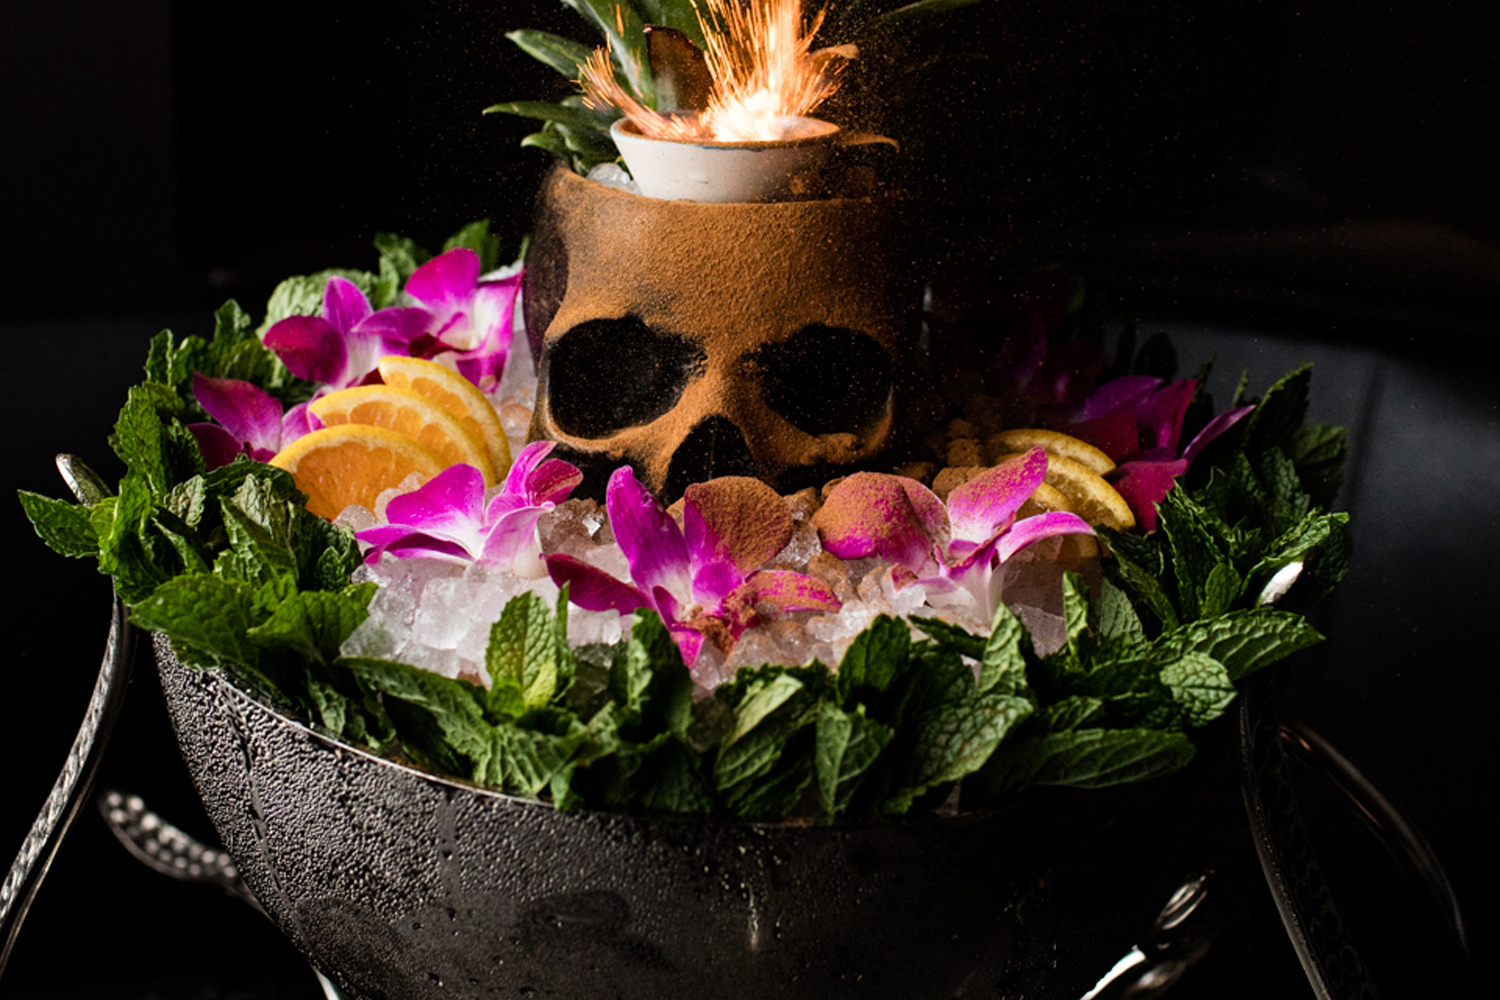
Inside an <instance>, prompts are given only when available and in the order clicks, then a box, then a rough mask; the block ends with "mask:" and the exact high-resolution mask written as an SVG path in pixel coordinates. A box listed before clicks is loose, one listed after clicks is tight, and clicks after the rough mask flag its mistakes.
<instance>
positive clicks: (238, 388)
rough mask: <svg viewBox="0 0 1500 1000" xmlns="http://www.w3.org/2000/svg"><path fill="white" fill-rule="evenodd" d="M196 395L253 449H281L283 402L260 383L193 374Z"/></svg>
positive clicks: (230, 430) (199, 403)
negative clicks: (253, 383)
mask: <svg viewBox="0 0 1500 1000" xmlns="http://www.w3.org/2000/svg"><path fill="white" fill-rule="evenodd" d="M193 398H194V399H196V400H198V405H199V406H201V407H203V409H204V411H205V412H206V413H207V414H208V415H209V416H210V417H213V418H214V419H215V420H216V421H218V422H219V424H220V425H221V426H222V427H223V428H224V429H225V430H226V431H228V432H229V433H230V434H231V435H232V436H233V437H234V438H235V439H236V440H238V441H241V442H244V443H246V444H249V445H250V447H251V448H253V449H265V450H269V451H270V452H272V453H273V454H274V453H275V452H277V451H279V450H280V448H281V402H280V400H278V399H277V398H276V397H275V396H272V395H271V394H270V393H269V392H266V391H265V390H264V389H262V388H260V387H259V386H257V385H252V384H251V383H249V382H243V381H241V380H239V379H233V378H210V377H209V376H207V375H203V374H200V373H198V372H194V373H193Z"/></svg>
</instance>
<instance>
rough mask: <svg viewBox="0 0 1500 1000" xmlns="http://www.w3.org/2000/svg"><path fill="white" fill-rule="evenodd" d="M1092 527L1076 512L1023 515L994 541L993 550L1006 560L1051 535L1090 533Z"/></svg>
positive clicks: (1059, 511)
mask: <svg viewBox="0 0 1500 1000" xmlns="http://www.w3.org/2000/svg"><path fill="white" fill-rule="evenodd" d="M1093 533H1094V529H1093V528H1091V527H1089V523H1088V522H1087V521H1085V520H1084V519H1083V518H1081V517H1079V516H1078V515H1077V514H1073V513H1071V512H1069V511H1065V510H1055V511H1051V512H1049V513H1046V514H1038V515H1037V516H1035V517H1025V518H1022V519H1021V520H1019V521H1017V522H1016V523H1015V524H1013V525H1011V529H1010V530H1009V531H1007V532H1006V533H1005V534H1003V535H1001V536H1000V538H999V539H998V540H996V542H995V551H996V552H997V553H999V555H1000V561H1001V562H1002V563H1003V562H1006V561H1007V560H1009V559H1010V557H1011V556H1013V555H1015V554H1016V553H1017V552H1020V551H1021V550H1022V549H1024V548H1026V546H1028V545H1031V544H1032V543H1034V542H1039V541H1041V540H1042V539H1044V538H1051V537H1052V536H1053V535H1092V534H1093Z"/></svg>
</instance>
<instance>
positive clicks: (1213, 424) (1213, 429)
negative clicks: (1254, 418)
mask: <svg viewBox="0 0 1500 1000" xmlns="http://www.w3.org/2000/svg"><path fill="white" fill-rule="evenodd" d="M1254 410H1255V407H1253V406H1238V407H1235V408H1234V409H1232V410H1225V411H1224V412H1223V413H1221V414H1219V415H1218V416H1217V417H1214V418H1213V419H1212V420H1210V421H1209V422H1208V424H1207V425H1206V426H1205V427H1204V428H1203V429H1202V430H1201V431H1199V432H1198V433H1197V434H1196V435H1194V436H1193V440H1192V441H1190V442H1188V446H1187V447H1186V448H1184V449H1183V452H1182V458H1183V461H1185V462H1187V463H1188V464H1189V465H1191V464H1192V463H1193V460H1194V459H1196V458H1197V457H1198V455H1199V454H1200V453H1201V452H1202V451H1203V449H1204V448H1206V447H1208V445H1209V444H1210V443H1211V442H1212V441H1213V440H1214V438H1216V437H1218V436H1219V435H1220V434H1223V433H1224V432H1225V431H1227V430H1229V428H1231V427H1233V426H1234V425H1235V424H1237V423H1239V422H1240V421H1241V420H1243V419H1244V418H1245V417H1247V416H1249V415H1250V414H1251V413H1252V412H1253V411H1254Z"/></svg>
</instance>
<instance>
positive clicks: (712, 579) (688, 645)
mask: <svg viewBox="0 0 1500 1000" xmlns="http://www.w3.org/2000/svg"><path fill="white" fill-rule="evenodd" d="M604 501H605V509H606V510H607V512H608V514H609V523H610V527H611V528H612V529H613V530H614V533H615V540H616V541H617V542H618V543H619V545H620V549H621V551H623V552H624V554H625V560H626V562H627V563H628V564H629V566H630V577H631V580H632V583H625V582H623V581H620V580H617V579H615V578H614V577H612V576H610V575H609V574H608V573H605V572H604V571H603V570H600V569H597V568H595V567H593V566H590V565H589V564H587V563H585V562H582V561H581V560H578V559H575V558H573V557H571V556H567V555H561V554H558V555H549V556H546V557H545V558H546V560H547V570H548V572H549V573H550V574H551V576H552V579H553V581H554V582H556V583H557V584H558V585H559V586H561V585H562V584H565V583H566V584H568V585H569V587H570V591H569V594H570V597H571V599H572V601H573V603H574V604H577V605H578V606H579V607H582V608H586V609H588V610H590V611H618V612H620V613H622V614H623V613H627V612H630V611H634V610H636V609H637V608H650V609H651V610H653V611H655V612H656V613H657V614H659V615H661V618H662V621H664V622H665V623H666V625H667V628H668V629H669V630H670V631H671V633H672V638H673V639H674V640H676V642H677V647H678V648H679V649H680V650H682V658H683V660H685V661H686V662H687V664H688V665H689V666H692V665H693V664H694V663H695V662H696V661H697V659H698V653H699V652H700V651H701V650H702V648H703V642H704V640H705V639H710V640H712V641H713V642H714V643H715V644H716V645H718V646H719V647H720V648H721V649H723V650H724V651H726V652H727V651H728V650H729V649H730V648H732V647H733V645H734V643H735V642H737V641H738V640H739V637H740V636H741V635H743V634H744V632H745V630H746V629H749V628H753V627H754V626H755V625H756V624H758V623H759V619H760V614H761V610H762V609H764V608H765V607H766V606H767V605H769V606H770V607H771V608H772V609H774V612H775V613H779V612H783V611H837V610H838V609H839V608H840V607H842V603H841V602H840V601H839V599H838V597H837V596H835V594H834V593H833V591H832V590H831V589H830V588H829V587H828V586H827V584H825V583H823V582H822V581H821V580H817V579H815V578H813V577H810V576H804V575H803V574H801V573H795V572H792V571H790V570H764V569H761V567H762V566H764V565H765V564H766V563H767V562H769V561H770V560H771V559H773V558H774V557H775V556H776V554H777V553H778V552H780V551H781V550H782V549H783V548H785V547H786V544H787V542H788V541H790V539H791V537H792V518H791V514H790V513H789V512H788V511H787V508H786V504H785V503H783V502H782V500H781V498H780V497H778V496H777V495H776V492H775V491H774V490H772V489H771V488H770V487H769V486H767V485H765V484H764V483H762V482H760V481H759V480H755V479H748V478H743V477H738V476H729V477H725V478H722V479H715V480H712V481H710V482H707V483H695V484H693V485H691V486H689V487H688V488H687V490H686V491H685V493H684V494H683V508H682V527H680V528H679V527H678V526H677V522H676V521H674V520H673V519H672V517H671V516H670V515H669V514H668V513H667V512H666V511H665V510H664V509H663V508H662V506H661V504H659V503H658V502H657V501H656V498H655V497H653V496H652V495H651V493H650V491H648V490H647V489H646V488H645V487H644V486H642V485H641V484H640V483H638V482H636V479H635V474H634V473H633V472H632V471H631V469H630V468H629V467H628V466H626V467H622V468H619V469H616V470H615V472H614V475H612V476H610V479H609V486H608V488H607V489H606V491H605V498H604Z"/></svg>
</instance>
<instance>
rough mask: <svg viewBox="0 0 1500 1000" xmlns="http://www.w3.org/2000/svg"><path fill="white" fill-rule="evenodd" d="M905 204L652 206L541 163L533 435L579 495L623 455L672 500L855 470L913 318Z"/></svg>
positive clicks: (869, 445) (800, 483)
mask: <svg viewBox="0 0 1500 1000" xmlns="http://www.w3.org/2000/svg"><path fill="white" fill-rule="evenodd" d="M904 208H905V203H904V202H903V201H902V200H900V199H895V198H859V199H825V200H819V201H798V202H772V203H763V204H728V205H710V204H699V203H695V202H685V201H663V200H658V199H653V198H644V197H640V196H637V195H632V194H629V193H626V192H623V191H620V190H617V189H615V188H610V187H606V186H604V185H600V184H597V183H595V182H593V181H590V180H587V179H585V178H582V177H579V176H578V175H576V174H574V173H572V172H571V171H568V170H566V169H559V170H557V171H555V172H554V173H553V174H552V175H551V177H550V178H549V179H548V181H547V182H546V184H545V185H544V187H543V191H542V197H541V201H540V207H539V211H538V217H537V221H536V225H535V227H534V232H535V237H534V242H533V244H532V249H531V252H530V253H529V254H528V260H527V276H526V290H525V310H526V327H527V330H528V333H529V336H530V337H531V341H532V350H533V354H534V356H536V357H537V358H539V362H538V381H537V405H536V410H535V413H534V416H533V419H532V424H531V437H532V439H534V440H535V439H541V438H545V439H548V440H552V441H556V442H558V444H559V445H561V446H562V447H561V448H560V449H559V452H558V453H559V454H566V457H567V458H568V460H569V461H572V462H574V463H575V464H577V465H578V466H579V467H580V468H582V469H584V470H585V475H586V476H587V478H586V480H585V484H584V488H583V490H582V491H581V492H582V493H585V494H592V495H594V496H596V497H602V495H603V489H604V483H605V481H606V479H607V477H608V475H609V473H610V472H611V471H612V470H613V469H614V468H616V467H617V466H619V465H622V464H629V465H631V466H633V467H634V468H635V470H636V473H637V476H638V477H639V478H640V479H641V481H642V482H644V483H646V484H647V485H648V486H649V487H650V488H651V489H652V490H653V491H654V492H655V493H656V494H657V495H658V496H660V497H662V498H663V499H664V500H666V501H667V502H671V501H673V500H675V499H676V498H677V497H679V496H681V495H682V491H683V490H684V489H685V488H686V487H687V486H688V485H689V484H690V483H693V482H700V481H703V480H706V479H709V478H713V477H715V476H724V475H748V476H757V477H759V478H760V479H762V480H764V481H766V482H768V483H770V484H771V485H772V486H774V487H776V488H778V489H780V490H782V491H784V492H785V491H789V490H793V489H798V488H801V487H804V486H808V485H821V483H822V482H824V481H825V480H827V479H828V478H830V477H832V476H834V475H839V474H841V473H842V472H845V471H848V470H849V469H851V468H852V467H857V466H858V465H860V464H861V463H867V462H868V461H869V460H870V459H872V458H873V457H874V456H876V455H878V454H879V453H880V452H881V451H882V450H883V449H884V448H885V447H886V446H887V445H888V444H889V442H890V439H891V434H892V429H893V427H894V426H895V406H896V397H897V385H898V382H899V381H900V374H901V372H902V370H903V367H904V366H905V365H906V364H907V363H908V361H909V356H910V352H911V350H912V346H913V342H914V340H915V336H916V332H917V329H918V323H919V312H920V306H921V280H920V272H919V270H918V268H917V267H916V265H915V263H914V254H913V251H912V249H911V248H912V246H913V243H914V241H913V240H912V239H911V237H910V235H909V234H910V227H909V226H908V225H905V224H904V223H903V218H902V213H903V210H904Z"/></svg>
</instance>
